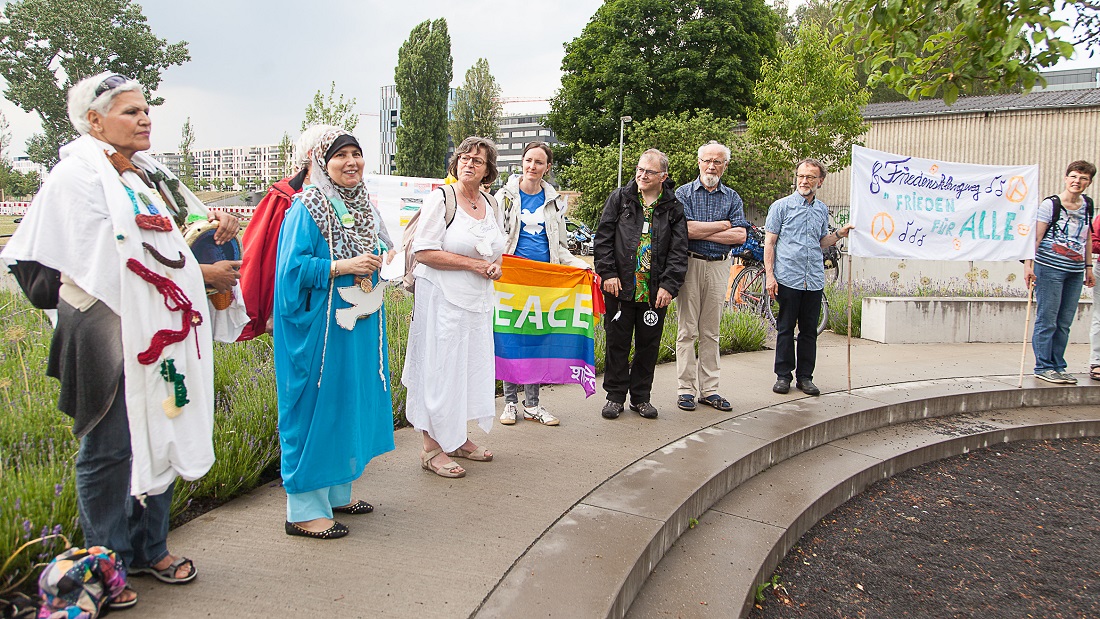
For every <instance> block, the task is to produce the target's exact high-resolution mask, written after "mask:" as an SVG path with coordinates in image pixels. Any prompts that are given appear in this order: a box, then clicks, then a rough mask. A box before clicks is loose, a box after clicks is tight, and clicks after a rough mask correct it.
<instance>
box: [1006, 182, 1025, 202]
mask: <svg viewBox="0 0 1100 619" xmlns="http://www.w3.org/2000/svg"><path fill="white" fill-rule="evenodd" d="M1026 197H1027V183H1026V182H1024V177H1022V176H1013V177H1012V178H1010V179H1008V185H1006V186H1005V199H1006V200H1008V201H1009V202H1012V203H1014V204H1019V203H1021V202H1023V201H1024V198H1026Z"/></svg>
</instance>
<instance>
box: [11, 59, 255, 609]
mask: <svg viewBox="0 0 1100 619" xmlns="http://www.w3.org/2000/svg"><path fill="white" fill-rule="evenodd" d="M142 90H143V89H142V86H141V84H139V83H138V82H136V81H134V80H130V79H127V78H126V77H123V76H121V75H117V74H113V73H101V74H99V75H96V76H94V77H90V78H87V79H84V80H81V81H80V82H78V83H77V84H76V85H75V86H73V88H72V89H71V90H70V91H69V118H70V119H71V120H72V122H73V125H74V126H75V127H76V129H77V131H79V132H80V133H81V136H80V137H79V138H77V139H76V140H74V141H72V142H70V143H68V144H66V145H65V146H63V147H62V148H61V152H60V155H61V161H60V162H59V163H58V164H57V165H56V166H55V167H54V169H53V170H52V171H51V173H50V175H49V177H48V178H47V180H46V182H45V183H44V184H43V185H42V189H41V190H40V191H39V192H38V195H37V196H35V199H34V203H33V204H32V205H31V207H30V209H28V211H27V216H26V217H25V218H24V220H23V222H22V224H21V225H20V226H19V229H18V230H17V231H16V233H15V234H14V235H13V237H12V239H11V242H10V243H8V245H7V247H6V248H5V249H4V252H3V254H0V258H3V260H4V261H5V262H9V263H10V262H12V261H19V262H21V263H26V262H27V261H32V262H37V263H38V264H40V265H43V266H44V267H49V268H51V269H55V270H56V271H58V272H60V287H59V289H57V297H54V298H53V299H52V300H51V301H52V304H56V308H57V323H56V329H55V331H54V336H53V344H52V346H51V348H50V358H49V364H48V367H47V370H46V373H47V374H48V375H50V376H52V377H54V378H57V379H58V380H59V381H60V382H61V393H60V396H59V398H58V408H59V409H61V411H62V412H64V413H65V414H67V415H69V416H71V417H73V433H74V434H75V435H76V436H77V437H79V438H80V450H79V452H78V454H77V457H76V493H77V503H78V507H79V512H80V526H81V529H83V531H84V538H85V544H86V545H87V546H97V545H98V546H106V547H107V548H110V549H111V550H114V551H115V552H116V553H117V554H118V556H119V557H120V558H121V559H122V561H123V562H124V564H125V567H126V571H127V572H128V573H129V574H150V575H152V576H154V577H156V578H157V579H159V580H161V581H163V582H167V583H177V584H178V583H187V582H190V581H192V580H193V579H194V578H195V576H196V574H197V571H196V569H195V566H194V564H193V563H192V562H191V560H190V559H187V558H185V557H181V556H177V555H173V554H171V553H169V552H168V547H167V537H168V517H169V509H170V507H171V504H172V489H173V486H174V485H175V480H176V477H183V478H184V479H187V480H193V479H198V478H199V477H201V476H202V475H204V474H205V473H206V472H207V470H209V468H210V466H211V465H212V464H213V463H214V447H213V442H212V434H213V421H214V384H213V383H214V380H213V379H214V373H213V358H214V355H213V348H212V347H213V344H212V333H213V332H214V329H215V327H216V321H217V318H216V317H215V316H214V313H213V310H212V309H211V307H210V306H209V305H208V303H207V301H206V290H205V287H204V279H205V283H206V284H207V285H213V286H214V287H216V288H219V289H228V288H231V287H232V286H233V285H234V283H235V282H236V277H237V274H236V270H235V268H234V267H235V266H236V265H235V264H233V263H228V264H215V265H199V264H198V261H197V260H196V259H195V256H194V255H193V254H192V253H191V250H190V248H189V247H188V245H187V243H186V242H184V239H183V236H182V235H181V234H180V227H181V226H182V225H186V224H187V223H188V222H191V221H196V220H207V219H209V220H211V221H217V222H218V228H217V232H216V234H215V239H216V242H219V243H224V242H226V241H228V240H229V239H230V238H232V237H233V235H235V234H236V232H237V228H238V225H237V221H236V219H235V218H232V217H229V216H226V215H216V214H212V213H207V212H206V210H205V207H204V206H203V205H202V203H201V202H199V201H198V200H197V199H196V198H195V197H194V195H193V194H191V193H190V191H188V190H187V188H186V187H184V186H181V185H180V184H179V181H178V180H177V179H175V178H174V177H173V176H172V175H171V173H170V172H168V171H167V169H165V168H164V167H163V166H161V165H160V164H158V163H157V162H156V161H154V160H153V159H152V158H150V157H148V156H146V155H145V154H144V153H142V151H144V150H146V149H148V148H149V146H150V142H149V135H150V130H151V126H152V125H151V122H150V120H149V106H148V104H147V103H146V101H145V97H144V95H143V94H142ZM202 267H205V268H202ZM204 276H205V278H204ZM241 313H242V314H243V310H242V312H241ZM238 332H239V330H238ZM231 336H232V338H236V333H233V334H232V335H231ZM112 593H113V594H114V595H113V598H112V601H111V603H110V604H111V606H112V607H113V608H128V607H130V606H133V605H134V604H135V603H136V602H137V594H136V593H135V592H134V591H133V590H132V589H130V588H129V587H127V588H126V589H124V590H122V591H118V592H112Z"/></svg>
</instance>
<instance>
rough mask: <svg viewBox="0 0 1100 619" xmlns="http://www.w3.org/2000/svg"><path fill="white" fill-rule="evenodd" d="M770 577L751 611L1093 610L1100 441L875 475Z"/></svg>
mask: <svg viewBox="0 0 1100 619" xmlns="http://www.w3.org/2000/svg"><path fill="white" fill-rule="evenodd" d="M776 575H778V581H777V582H778V583H779V584H780V585H781V587H780V588H776V589H772V588H769V589H767V590H766V592H765V593H764V597H765V601H764V603H763V605H762V606H763V608H761V605H759V604H758V605H757V608H755V609H754V610H753V611H752V613H751V614H750V615H749V616H750V617H753V618H755V619H772V618H779V617H784V618H786V617H861V618H862V617H866V618H879V617H882V618H894V617H920V618H930V619H931V618H939V617H982V618H987V617H989V618H991V617H1042V618H1063V617H1065V618H1068V617H1091V618H1095V617H1100V439H1096V438H1092V439H1075V440H1059V441H1025V442H1020V443H1010V444H1004V445H998V446H996V447H991V448H989V449H983V450H979V451H975V452H972V453H969V454H966V455H962V456H957V457H954V458H949V459H946V460H941V461H938V462H933V463H930V464H927V465H925V466H922V467H918V468H915V469H912V470H909V471H906V472H904V473H902V474H900V475H897V476H895V477H893V478H890V479H887V480H883V481H882V482H879V483H877V484H875V485H874V486H872V487H871V488H869V489H868V490H867V491H866V492H864V493H863V494H862V495H860V496H858V497H855V498H853V499H852V500H851V501H849V502H848V503H846V504H844V505H843V506H841V507H840V508H839V509H837V510H836V511H834V512H833V513H832V514H830V515H829V516H828V517H827V518H826V519H825V520H823V521H821V522H819V523H818V524H817V525H816V526H815V527H814V528H813V529H811V530H810V531H809V532H808V533H806V535H805V536H803V537H802V539H801V540H799V542H798V544H797V545H796V546H795V548H794V549H793V550H791V552H790V553H789V554H788V555H787V557H786V558H785V559H784V560H783V562H782V564H780V566H779V568H778V569H777V570H776Z"/></svg>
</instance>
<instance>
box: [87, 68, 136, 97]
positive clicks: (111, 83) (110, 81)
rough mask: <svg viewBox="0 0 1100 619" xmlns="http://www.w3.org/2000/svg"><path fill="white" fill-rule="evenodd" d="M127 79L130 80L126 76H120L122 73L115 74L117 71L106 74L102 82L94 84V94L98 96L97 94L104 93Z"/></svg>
mask: <svg viewBox="0 0 1100 619" xmlns="http://www.w3.org/2000/svg"><path fill="white" fill-rule="evenodd" d="M128 81H130V80H129V79H127V78H126V77H124V76H122V75H119V74H117V73H116V74H114V75H109V76H107V79H105V80H103V81H102V82H100V83H99V86H96V88H95V96H97V97H98V96H99V95H101V94H103V93H105V92H107V91H109V90H114V89H115V88H118V87H119V86H121V85H123V84H125V83H126V82H128Z"/></svg>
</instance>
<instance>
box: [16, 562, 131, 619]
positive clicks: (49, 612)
mask: <svg viewBox="0 0 1100 619" xmlns="http://www.w3.org/2000/svg"><path fill="white" fill-rule="evenodd" d="M125 588H126V571H125V570H124V569H123V567H122V560H120V559H119V558H118V556H117V555H115V553H114V552H113V551H111V550H108V549H107V548H104V547H103V546H92V547H91V548H88V549H84V548H70V549H68V550H66V551H65V552H63V553H61V554H59V555H57V557H56V558H54V560H53V561H50V563H49V565H47V566H46V567H45V569H43V570H42V575H41V576H39V577H38V595H39V598H40V600H41V602H42V607H41V608H39V610H38V619H95V618H96V617H98V616H99V613H100V611H102V610H103V608H104V607H106V606H107V603H108V602H110V601H111V598H113V597H115V596H116V595H118V594H119V593H122V590H123V589H125Z"/></svg>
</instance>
